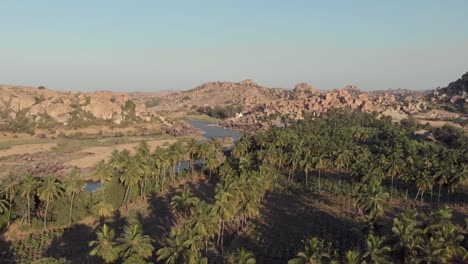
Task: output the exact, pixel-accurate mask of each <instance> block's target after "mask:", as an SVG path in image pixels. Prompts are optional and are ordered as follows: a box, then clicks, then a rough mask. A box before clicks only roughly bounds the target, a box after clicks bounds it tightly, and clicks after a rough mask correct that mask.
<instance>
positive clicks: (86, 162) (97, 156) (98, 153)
mask: <svg viewBox="0 0 468 264" xmlns="http://www.w3.org/2000/svg"><path fill="white" fill-rule="evenodd" d="M175 141H176V140H174V139H166V140H153V141H148V142H147V143H148V145H149V147H150V148H151V149H154V148H156V147H158V146H162V145H164V144H171V143H173V142H175ZM138 144H139V143H130V144H121V145H116V146H109V147H91V148H86V149H83V150H81V151H79V153H86V154H87V156H86V157H83V158H79V159H76V160H72V161H69V162H67V163H65V164H66V165H70V166H76V167H78V168H89V167H92V166H94V165H95V164H96V163H97V162H98V161H100V160H103V159H104V160H105V159H107V158H108V157H109V156H110V155H111V153H112V151H113V150H114V149H117V150H119V151H122V150H124V149H128V150H129V151H130V152H132V153H133V152H134V148H135V147H136V146H138Z"/></svg>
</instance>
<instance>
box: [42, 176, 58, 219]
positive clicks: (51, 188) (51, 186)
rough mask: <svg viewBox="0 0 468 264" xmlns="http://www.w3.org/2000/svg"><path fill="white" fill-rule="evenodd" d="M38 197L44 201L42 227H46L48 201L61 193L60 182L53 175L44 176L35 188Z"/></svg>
mask: <svg viewBox="0 0 468 264" xmlns="http://www.w3.org/2000/svg"><path fill="white" fill-rule="evenodd" d="M37 193H38V194H39V199H40V200H41V201H43V202H45V203H46V208H45V211H44V228H47V212H48V210H49V205H50V201H51V200H53V199H55V198H58V197H60V195H61V194H62V184H61V183H60V182H59V181H58V180H57V178H56V177H55V176H53V175H48V176H45V177H44V178H43V180H42V182H41V183H40V187H39V189H38V190H37Z"/></svg>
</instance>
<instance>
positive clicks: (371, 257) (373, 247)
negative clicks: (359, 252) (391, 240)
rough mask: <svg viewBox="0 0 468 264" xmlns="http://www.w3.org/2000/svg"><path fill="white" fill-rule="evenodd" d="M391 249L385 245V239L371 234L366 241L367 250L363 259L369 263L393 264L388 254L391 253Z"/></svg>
mask: <svg viewBox="0 0 468 264" xmlns="http://www.w3.org/2000/svg"><path fill="white" fill-rule="evenodd" d="M390 250H391V249H390V247H389V246H385V245H384V239H382V238H380V237H378V236H375V235H373V234H372V233H371V234H369V236H368V237H367V240H366V249H365V252H364V255H363V256H362V257H363V259H365V260H366V261H368V262H369V263H376V264H378V263H391V261H390V257H389V256H388V253H389V252H390Z"/></svg>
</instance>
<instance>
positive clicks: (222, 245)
mask: <svg viewBox="0 0 468 264" xmlns="http://www.w3.org/2000/svg"><path fill="white" fill-rule="evenodd" d="M221 225H222V228H221V252H222V251H223V247H224V221H222V222H221Z"/></svg>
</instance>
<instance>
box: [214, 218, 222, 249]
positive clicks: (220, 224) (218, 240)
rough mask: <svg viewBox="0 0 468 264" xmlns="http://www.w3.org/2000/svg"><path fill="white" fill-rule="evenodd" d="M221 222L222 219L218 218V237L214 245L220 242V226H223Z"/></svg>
mask: <svg viewBox="0 0 468 264" xmlns="http://www.w3.org/2000/svg"><path fill="white" fill-rule="evenodd" d="M222 222H223V220H222V219H220V220H219V230H218V239H217V241H216V245H218V246H219V243H220V241H221V240H220V239H221V228H222V226H223V225H222Z"/></svg>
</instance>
